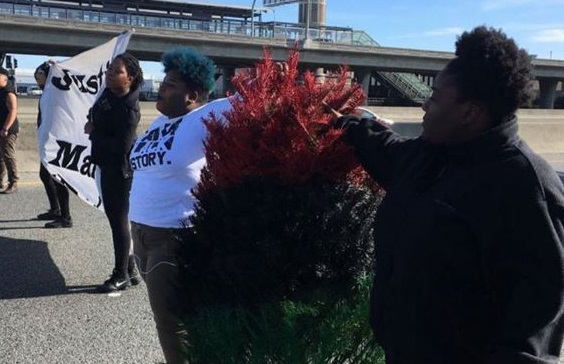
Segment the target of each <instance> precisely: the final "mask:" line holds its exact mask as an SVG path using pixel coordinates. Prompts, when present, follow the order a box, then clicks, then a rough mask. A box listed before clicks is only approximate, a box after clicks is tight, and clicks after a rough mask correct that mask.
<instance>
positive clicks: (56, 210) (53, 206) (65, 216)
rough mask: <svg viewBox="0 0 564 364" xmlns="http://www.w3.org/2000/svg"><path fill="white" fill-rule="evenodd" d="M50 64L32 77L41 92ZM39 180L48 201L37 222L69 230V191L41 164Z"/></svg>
mask: <svg viewBox="0 0 564 364" xmlns="http://www.w3.org/2000/svg"><path fill="white" fill-rule="evenodd" d="M51 62H54V61H49V62H43V63H42V64H40V65H39V66H38V67H37V68H36V69H35V73H34V74H33V76H34V77H35V81H36V82H37V86H39V88H40V89H41V90H43V89H44V88H45V83H46V82H47V77H48V76H49V70H50V68H51ZM41 117H42V115H41V108H40V107H39V108H38V112H37V127H38V128H39V126H40V125H41ZM39 178H40V179H41V182H43V186H44V187H45V192H46V193H47V199H48V200H49V210H48V211H47V212H43V213H41V214H39V215H37V219H38V220H53V221H51V222H48V223H46V224H45V227H46V228H51V229H53V228H55V229H56V228H70V227H72V218H71V215H70V206H69V190H68V189H67V188H66V187H65V186H64V185H63V184H62V183H59V182H58V181H57V180H55V178H53V176H51V174H50V173H49V171H48V170H47V168H45V166H44V165H43V163H40V164H39Z"/></svg>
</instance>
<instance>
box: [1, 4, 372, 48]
mask: <svg viewBox="0 0 564 364" xmlns="http://www.w3.org/2000/svg"><path fill="white" fill-rule="evenodd" d="M0 14H6V15H17V16H31V17H41V18H51V19H61V20H73V21H84V22H94V23H107V24H118V25H126V26H131V27H135V28H161V29H176V30H181V31H191V32H202V33H219V34H225V35H238V36H248V37H257V38H275V39H285V40H303V39H310V40H312V41H315V42H319V43H325V44H329V43H331V44H346V45H355V46H378V43H376V42H375V41H374V40H373V39H372V38H370V36H368V34H366V33H365V32H363V31H356V30H353V29H350V28H337V27H326V28H320V29H317V28H311V29H309V30H308V32H307V34H306V29H305V27H303V26H302V25H300V24H291V23H276V22H256V23H254V24H253V25H252V26H251V23H250V22H249V21H248V20H236V19H221V18H218V19H215V18H210V19H196V18H192V17H189V16H183V15H172V14H154V15H147V14H139V13H135V12H123V11H107V10H105V9H104V10H97V9H96V8H92V7H89V8H84V9H80V8H70V7H68V6H65V5H63V4H49V5H43V4H41V3H33V4H31V3H29V2H28V3H18V2H17V1H14V0H12V1H6V0H4V1H1V0H0Z"/></svg>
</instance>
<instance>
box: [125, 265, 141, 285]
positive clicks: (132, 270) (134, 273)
mask: <svg viewBox="0 0 564 364" xmlns="http://www.w3.org/2000/svg"><path fill="white" fill-rule="evenodd" d="M127 274H128V275H129V281H130V282H131V285H132V286H136V285H138V284H139V283H141V282H142V281H143V279H142V278H141V274H140V273H139V269H137V265H135V264H133V267H128V268H127Z"/></svg>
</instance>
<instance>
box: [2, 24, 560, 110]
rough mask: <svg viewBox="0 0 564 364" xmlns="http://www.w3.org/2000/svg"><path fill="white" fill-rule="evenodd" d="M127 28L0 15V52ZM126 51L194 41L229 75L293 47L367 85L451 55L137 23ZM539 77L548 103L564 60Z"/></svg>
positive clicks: (537, 62) (96, 38)
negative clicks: (379, 75)
mask: <svg viewBox="0 0 564 364" xmlns="http://www.w3.org/2000/svg"><path fill="white" fill-rule="evenodd" d="M128 29H130V27H129V26H121V25H117V24H109V23H94V22H83V21H74V20H63V19H52V18H41V17H32V16H18V15H8V14H0V34H2V37H1V39H0V53H23V54H57V55H62V56H73V55H76V54H77V53H79V52H82V51H84V50H86V49H89V48H92V47H94V46H96V45H99V44H101V43H103V42H105V41H107V40H108V39H109V38H110V37H112V36H115V35H116V34H118V33H120V32H122V31H124V30H128ZM135 30H136V33H135V35H134V36H133V37H132V39H131V42H130V46H129V50H130V51H131V52H132V53H134V54H135V55H136V56H137V57H138V58H139V59H142V60H147V61H158V60H160V56H161V55H162V53H163V52H165V51H167V50H170V49H171V48H173V47H176V46H192V47H195V48H197V49H199V50H201V51H202V52H203V53H205V54H206V55H208V56H209V57H210V58H212V59H213V60H214V61H215V62H216V63H217V64H218V65H221V66H222V67H223V68H224V72H225V73H226V74H227V75H229V74H230V73H231V72H233V71H234V69H235V68H236V67H247V66H250V65H252V64H254V62H256V60H257V59H260V58H261V57H262V51H263V47H268V48H269V49H271V51H272V54H273V57H274V58H275V59H279V60H282V59H285V58H286V55H287V53H288V51H289V50H290V49H293V48H294V47H296V46H297V47H298V48H299V50H300V59H301V64H303V65H304V67H308V68H310V69H315V68H318V67H327V68H335V67H336V66H338V65H341V64H345V65H348V66H349V67H351V69H352V70H353V71H354V72H355V75H356V77H357V79H358V80H359V81H362V82H363V83H364V84H365V87H368V81H369V80H370V77H371V74H372V72H375V71H394V72H409V73H417V74H423V75H434V74H436V73H437V72H438V71H440V70H441V69H442V68H443V67H444V66H445V65H446V64H447V62H448V61H449V60H450V59H452V58H453V56H454V55H453V53H449V52H437V51H424V50H413V49H402V48H388V47H367V46H355V45H346V44H337V43H317V42H313V41H311V40H308V41H305V42H304V41H301V42H299V43H298V44H297V45H296V42H295V41H293V40H292V41H287V40H286V39H278V38H263V37H260V38H259V37H249V36H244V35H233V34H225V33H211V32H198V31H186V30H175V29H164V28H136V29H135ZM533 65H534V74H535V76H536V77H537V79H538V80H539V84H540V91H541V107H543V108H552V107H553V103H554V96H555V92H556V86H557V84H558V82H559V81H561V80H564V61H559V60H547V59H534V60H533Z"/></svg>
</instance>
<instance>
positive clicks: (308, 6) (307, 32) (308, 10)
mask: <svg viewBox="0 0 564 364" xmlns="http://www.w3.org/2000/svg"><path fill="white" fill-rule="evenodd" d="M310 17H311V1H310V0H306V30H305V38H304V39H305V40H307V39H309V19H310Z"/></svg>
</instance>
